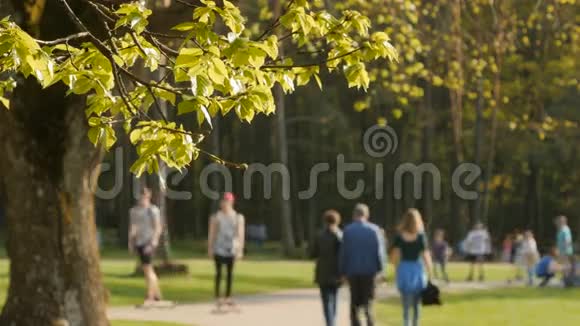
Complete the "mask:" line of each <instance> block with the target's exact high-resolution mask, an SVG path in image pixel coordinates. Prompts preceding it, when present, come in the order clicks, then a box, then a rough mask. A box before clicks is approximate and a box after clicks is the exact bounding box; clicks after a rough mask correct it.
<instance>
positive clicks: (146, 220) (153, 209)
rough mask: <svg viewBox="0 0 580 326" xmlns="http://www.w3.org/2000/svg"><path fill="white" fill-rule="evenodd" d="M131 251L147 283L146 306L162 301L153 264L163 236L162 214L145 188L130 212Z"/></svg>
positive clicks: (149, 191)
mask: <svg viewBox="0 0 580 326" xmlns="http://www.w3.org/2000/svg"><path fill="white" fill-rule="evenodd" d="M129 217H130V224H129V251H130V252H136V253H137V254H138V255H139V260H140V261H141V268H142V270H143V275H144V276H145V282H146V283H147V294H146V297H145V304H148V303H151V302H154V301H160V300H161V290H160V289H159V279H158V278H157V274H155V269H154V268H153V265H152V264H151V261H152V258H153V253H154V252H155V249H156V248H157V246H158V244H159V237H160V236H161V231H162V229H163V228H162V225H161V214H160V211H159V208H158V207H157V206H155V205H153V204H151V189H149V188H144V189H143V190H142V191H141V197H140V198H139V201H138V203H137V205H136V206H134V207H133V208H131V210H130V212H129Z"/></svg>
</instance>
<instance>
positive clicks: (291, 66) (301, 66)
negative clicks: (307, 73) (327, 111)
mask: <svg viewBox="0 0 580 326" xmlns="http://www.w3.org/2000/svg"><path fill="white" fill-rule="evenodd" d="M363 48H364V47H359V48H356V49H354V50H352V51H349V52H347V53H344V54H341V55H337V56H336V57H332V58H329V59H326V60H322V61H319V62H315V63H305V64H295V65H264V66H262V67H261V69H292V68H306V67H316V66H321V65H323V64H325V63H329V62H332V61H335V60H338V59H342V58H344V57H347V56H349V55H351V54H353V53H356V52H358V51H360V50H362V49H363Z"/></svg>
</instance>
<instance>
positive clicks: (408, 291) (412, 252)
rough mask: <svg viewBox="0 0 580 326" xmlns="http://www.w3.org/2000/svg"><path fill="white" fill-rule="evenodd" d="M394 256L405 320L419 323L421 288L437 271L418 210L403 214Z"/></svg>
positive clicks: (410, 323) (394, 247)
mask: <svg viewBox="0 0 580 326" xmlns="http://www.w3.org/2000/svg"><path fill="white" fill-rule="evenodd" d="M392 257H393V261H394V263H395V265H396V266H397V288H398V289H399V292H400V293H401V301H402V303H403V323H404V325H405V326H410V325H413V326H417V325H419V307H420V303H421V291H422V290H423V289H424V288H425V286H426V285H427V276H428V277H429V278H431V272H432V270H433V267H432V265H433V264H432V262H431V254H430V253H429V250H428V248H427V240H426V236H425V228H424V226H423V219H422V218H421V214H420V213H419V211H418V210H416V209H414V208H411V209H409V210H407V212H405V214H404V215H403V218H402V220H401V223H400V224H399V227H398V234H397V236H396V237H395V240H394V243H393V256H392ZM425 274H427V275H425ZM411 310H413V316H412V318H411V317H410V312H411Z"/></svg>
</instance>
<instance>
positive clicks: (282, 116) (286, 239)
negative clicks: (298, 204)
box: [271, 0, 296, 255]
mask: <svg viewBox="0 0 580 326" xmlns="http://www.w3.org/2000/svg"><path fill="white" fill-rule="evenodd" d="M271 7H272V12H273V14H274V17H279V16H280V15H282V14H283V12H282V10H283V8H282V3H281V1H280V0H274V1H272V2H271ZM283 56H284V53H283V49H282V48H280V57H283ZM274 101H275V104H276V121H275V124H276V128H275V132H276V148H275V152H276V153H277V154H278V157H277V159H278V162H279V163H281V164H283V165H284V166H286V167H288V162H289V161H288V138H287V137H288V136H287V133H286V112H285V109H286V108H285V103H284V92H283V90H282V87H281V86H280V85H276V86H275V87H274ZM276 180H277V182H276V183H275V189H278V190H279V193H278V203H279V209H280V210H279V212H280V220H281V223H280V225H281V232H282V247H283V249H284V253H285V254H287V255H288V254H291V253H292V251H294V249H295V248H296V243H295V241H294V232H293V227H292V203H291V201H290V199H288V200H286V199H284V198H283V196H282V186H284V185H283V184H282V183H283V180H282V178H281V177H278V178H276Z"/></svg>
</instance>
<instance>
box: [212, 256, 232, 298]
mask: <svg viewBox="0 0 580 326" xmlns="http://www.w3.org/2000/svg"><path fill="white" fill-rule="evenodd" d="M214 262H215V297H216V298H219V297H220V293H221V291H220V287H221V283H222V269H223V266H225V267H226V297H227V298H229V297H230V296H231V295H232V282H233V271H234V257H224V256H218V255H215V256H214Z"/></svg>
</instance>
